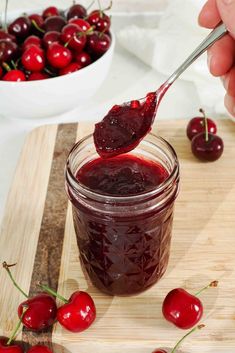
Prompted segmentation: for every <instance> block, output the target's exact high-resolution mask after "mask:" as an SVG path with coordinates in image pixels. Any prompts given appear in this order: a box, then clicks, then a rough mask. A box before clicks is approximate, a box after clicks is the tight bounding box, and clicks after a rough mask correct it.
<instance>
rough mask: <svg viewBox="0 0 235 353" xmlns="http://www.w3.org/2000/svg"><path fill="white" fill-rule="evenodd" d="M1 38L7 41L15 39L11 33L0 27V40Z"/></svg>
mask: <svg viewBox="0 0 235 353" xmlns="http://www.w3.org/2000/svg"><path fill="white" fill-rule="evenodd" d="M1 39H5V40H6V41H8V42H15V41H16V37H15V36H14V35H13V34H10V33H7V32H5V31H3V30H2V29H0V40H1Z"/></svg>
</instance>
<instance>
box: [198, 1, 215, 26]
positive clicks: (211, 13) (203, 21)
mask: <svg viewBox="0 0 235 353" xmlns="http://www.w3.org/2000/svg"><path fill="white" fill-rule="evenodd" d="M220 21H221V17H220V14H219V11H218V9H217V5H216V0H208V1H207V2H206V3H205V5H204V6H203V8H202V10H201V12H200V14H199V16H198V24H199V25H200V26H202V27H205V28H214V27H216V26H217V24H218V23H219V22H220Z"/></svg>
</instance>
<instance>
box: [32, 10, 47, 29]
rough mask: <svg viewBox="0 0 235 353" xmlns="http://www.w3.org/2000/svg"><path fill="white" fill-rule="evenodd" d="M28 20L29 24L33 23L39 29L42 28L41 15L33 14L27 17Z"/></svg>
mask: <svg viewBox="0 0 235 353" xmlns="http://www.w3.org/2000/svg"><path fill="white" fill-rule="evenodd" d="M29 19H30V21H31V22H32V21H34V22H35V23H36V25H37V26H38V27H39V28H42V27H43V23H44V19H43V18H42V16H41V15H38V14H37V13H33V14H32V15H29Z"/></svg>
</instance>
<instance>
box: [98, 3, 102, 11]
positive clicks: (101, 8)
mask: <svg viewBox="0 0 235 353" xmlns="http://www.w3.org/2000/svg"><path fill="white" fill-rule="evenodd" d="M97 1H98V5H99V10H100V12H102V8H101V4H100V0H97Z"/></svg>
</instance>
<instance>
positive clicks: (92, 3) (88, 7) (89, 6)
mask: <svg viewBox="0 0 235 353" xmlns="http://www.w3.org/2000/svg"><path fill="white" fill-rule="evenodd" d="M94 3H95V0H93V1H92V2H91V3H90V5H88V6H87V8H86V10H87V11H88V10H89V9H90V8H91V6H92V5H94Z"/></svg>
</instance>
